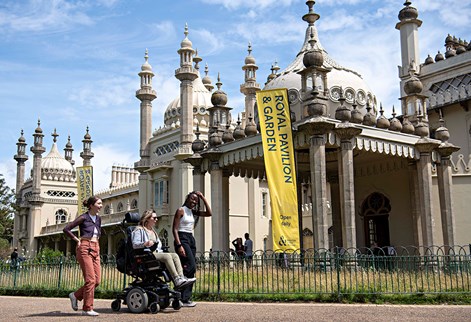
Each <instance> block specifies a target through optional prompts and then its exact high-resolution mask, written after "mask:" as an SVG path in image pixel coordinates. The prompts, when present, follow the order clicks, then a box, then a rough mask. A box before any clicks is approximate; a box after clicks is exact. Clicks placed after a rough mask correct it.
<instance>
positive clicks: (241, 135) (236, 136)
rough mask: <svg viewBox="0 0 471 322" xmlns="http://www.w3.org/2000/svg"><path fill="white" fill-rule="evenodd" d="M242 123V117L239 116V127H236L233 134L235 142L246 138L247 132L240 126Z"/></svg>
mask: <svg viewBox="0 0 471 322" xmlns="http://www.w3.org/2000/svg"><path fill="white" fill-rule="evenodd" d="M240 123H241V122H240V115H239V116H237V126H236V128H235V130H234V132H233V133H232V136H233V137H234V139H235V140H239V139H243V138H245V132H244V130H243V129H242V127H241V126H240Z"/></svg>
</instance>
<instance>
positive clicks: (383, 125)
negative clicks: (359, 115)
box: [376, 104, 391, 129]
mask: <svg viewBox="0 0 471 322" xmlns="http://www.w3.org/2000/svg"><path fill="white" fill-rule="evenodd" d="M383 113H384V111H383V104H380V105H379V117H378V119H377V120H376V127H377V128H379V129H388V128H389V126H390V125H391V123H389V120H388V119H387V118H386V117H385V116H384V115H383Z"/></svg>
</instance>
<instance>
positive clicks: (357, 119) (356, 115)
mask: <svg viewBox="0 0 471 322" xmlns="http://www.w3.org/2000/svg"><path fill="white" fill-rule="evenodd" d="M352 108H353V110H352V117H351V119H350V122H352V123H355V124H361V123H362V122H363V114H362V113H361V112H360V111H359V110H358V109H357V102H356V100H355V101H354V102H353V104H352Z"/></svg>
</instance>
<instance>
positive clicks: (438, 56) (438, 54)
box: [435, 50, 445, 62]
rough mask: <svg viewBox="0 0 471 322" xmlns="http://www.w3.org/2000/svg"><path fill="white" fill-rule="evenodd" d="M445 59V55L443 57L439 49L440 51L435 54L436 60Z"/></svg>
mask: <svg viewBox="0 0 471 322" xmlns="http://www.w3.org/2000/svg"><path fill="white" fill-rule="evenodd" d="M444 59H445V57H443V54H442V53H441V52H440V50H439V51H438V53H437V54H436V55H435V62H439V61H441V60H444Z"/></svg>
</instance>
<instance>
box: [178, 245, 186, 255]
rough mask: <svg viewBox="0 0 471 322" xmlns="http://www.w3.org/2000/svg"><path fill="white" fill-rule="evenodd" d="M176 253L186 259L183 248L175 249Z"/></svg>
mask: <svg viewBox="0 0 471 322" xmlns="http://www.w3.org/2000/svg"><path fill="white" fill-rule="evenodd" d="M177 253H178V255H180V256H183V257H186V253H185V248H183V246H182V247H179V248H178V249H177Z"/></svg>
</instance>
